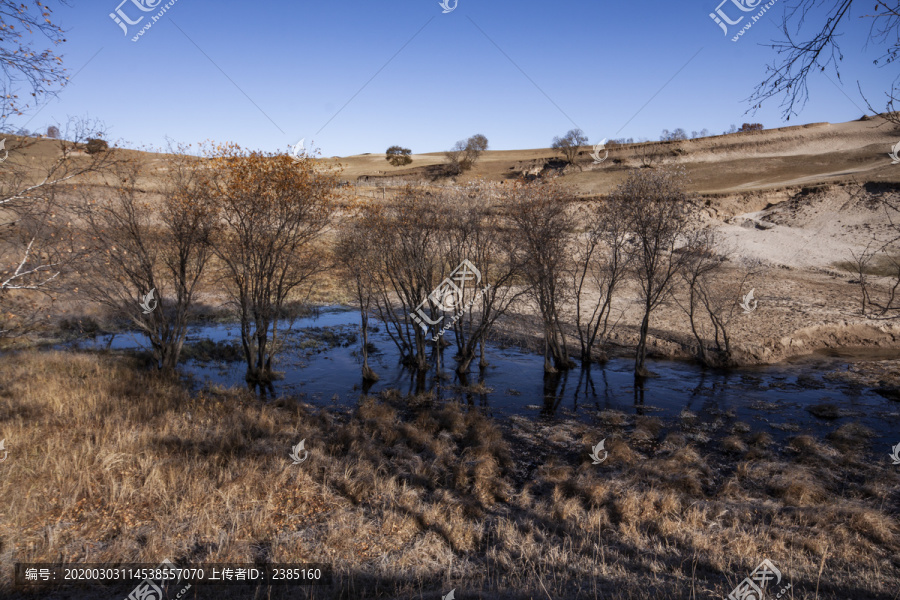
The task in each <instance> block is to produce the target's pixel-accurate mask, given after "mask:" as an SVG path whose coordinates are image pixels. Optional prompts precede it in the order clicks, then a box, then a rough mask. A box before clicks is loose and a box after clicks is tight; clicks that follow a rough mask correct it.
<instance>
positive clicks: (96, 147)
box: [84, 138, 109, 154]
mask: <svg viewBox="0 0 900 600" xmlns="http://www.w3.org/2000/svg"><path fill="white" fill-rule="evenodd" d="M84 149H85V152H87V153H88V154H99V153H100V152H106V151H107V150H109V144H108V143H106V140H101V139H98V138H91V139H89V140H88V141H87V145H86V146H85V148H84Z"/></svg>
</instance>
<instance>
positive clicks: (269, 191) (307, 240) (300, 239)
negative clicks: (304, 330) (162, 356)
mask: <svg viewBox="0 0 900 600" xmlns="http://www.w3.org/2000/svg"><path fill="white" fill-rule="evenodd" d="M210 158H211V166H212V167H213V169H214V170H215V172H216V174H217V175H216V177H215V178H214V179H213V180H211V182H210V183H211V185H212V187H213V191H212V195H213V196H214V197H215V198H216V203H217V205H218V206H219V209H220V219H221V229H220V231H219V232H218V234H217V235H216V236H215V238H214V242H213V246H214V248H215V253H216V256H217V257H218V259H219V260H220V261H221V263H222V266H223V270H224V280H225V281H226V282H227V289H228V293H229V295H230V296H231V301H232V303H233V304H234V306H235V307H236V308H237V311H238V315H239V319H240V325H241V345H242V348H243V352H244V358H245V360H246V362H247V381H248V382H250V383H252V384H263V385H264V384H268V383H269V382H271V381H272V380H273V379H274V377H275V373H274V371H273V368H272V359H273V357H274V355H275V353H276V351H277V348H278V343H279V341H278V320H279V319H280V318H281V317H282V316H283V314H284V307H285V304H286V302H288V300H289V299H290V298H292V297H294V296H298V295H299V296H300V297H302V295H303V293H304V292H306V296H307V297H308V294H309V292H310V291H311V284H312V282H313V278H314V276H315V275H316V274H318V273H319V272H321V271H322V270H323V269H324V268H325V267H326V266H327V265H326V263H325V261H324V257H323V255H322V253H321V252H319V251H318V249H317V248H316V246H315V242H316V241H317V239H318V238H319V236H320V235H321V234H322V233H323V231H324V230H325V228H326V227H327V226H328V224H329V221H330V220H331V216H332V210H333V208H332V201H333V199H334V196H335V191H336V189H337V187H338V183H339V182H338V178H337V176H338V173H336V172H325V170H324V169H322V168H320V167H319V165H318V164H317V161H316V160H315V159H314V158H313V157H311V156H309V155H303V156H301V157H288V156H285V155H283V154H271V153H265V152H247V151H244V150H242V149H241V148H240V147H238V146H237V145H233V144H229V145H225V146H220V147H218V148H216V149H215V150H214V151H213V153H212V155H211V157H210Z"/></svg>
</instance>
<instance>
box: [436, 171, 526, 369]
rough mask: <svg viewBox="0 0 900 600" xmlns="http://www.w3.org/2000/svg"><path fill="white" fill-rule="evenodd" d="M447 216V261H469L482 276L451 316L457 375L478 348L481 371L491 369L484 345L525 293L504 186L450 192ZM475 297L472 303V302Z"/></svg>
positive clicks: (475, 186)
mask: <svg viewBox="0 0 900 600" xmlns="http://www.w3.org/2000/svg"><path fill="white" fill-rule="evenodd" d="M443 200H444V202H443V204H444V205H445V206H447V207H449V208H448V213H447V217H448V219H447V237H448V242H447V243H448V248H447V257H448V259H449V261H450V265H453V266H454V267H455V266H457V265H460V264H462V263H463V261H464V260H468V261H470V262H471V263H472V264H473V265H474V266H475V268H477V269H478V270H479V273H480V275H481V278H482V281H481V287H480V288H479V289H477V290H476V289H472V288H471V287H468V288H463V290H464V292H465V293H464V294H463V297H462V298H460V301H461V303H462V306H460V307H459V308H458V311H459V312H457V314H456V315H454V316H453V319H455V320H454V321H453V330H454V333H455V342H456V361H457V367H456V370H457V373H459V374H460V375H461V376H464V374H465V373H467V372H468V371H469V367H470V365H471V363H472V361H473V360H474V359H475V357H476V351H477V350H479V349H480V361H479V366H480V367H481V368H484V367H486V366H487V362H486V359H485V353H484V344H485V340H486V338H487V337H488V335H489V334H490V331H491V330H492V329H493V327H494V325H495V323H496V322H497V319H499V318H500V317H502V316H503V315H504V314H506V313H507V311H508V310H509V308H510V306H511V305H512V303H513V302H514V301H515V300H516V299H517V298H518V297H519V296H520V295H521V294H522V293H523V291H522V290H521V288H519V289H517V288H515V287H514V286H513V285H512V284H513V281H514V279H515V277H516V276H517V274H518V270H517V265H516V262H515V261H514V260H513V258H512V256H511V248H512V245H511V244H510V238H509V235H508V233H507V232H506V231H505V228H504V227H503V224H502V222H501V215H500V211H501V210H503V209H508V207H509V205H510V204H509V198H508V196H507V194H506V193H505V189H503V187H501V186H498V185H496V184H493V183H490V182H485V181H480V182H476V183H472V184H470V185H468V186H465V187H463V188H458V189H454V190H451V191H450V192H448V193H447V194H446V195H445V197H444V199H443ZM470 296H471V298H470Z"/></svg>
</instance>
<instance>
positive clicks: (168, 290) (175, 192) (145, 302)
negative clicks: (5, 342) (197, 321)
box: [79, 147, 216, 372]
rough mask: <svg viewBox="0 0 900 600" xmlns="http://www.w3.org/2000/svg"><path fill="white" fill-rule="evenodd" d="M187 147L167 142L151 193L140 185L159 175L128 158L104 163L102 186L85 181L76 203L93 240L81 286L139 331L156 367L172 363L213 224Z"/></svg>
mask: <svg viewBox="0 0 900 600" xmlns="http://www.w3.org/2000/svg"><path fill="white" fill-rule="evenodd" d="M186 151H187V149H186V148H184V147H171V148H169V150H168V152H167V154H166V158H165V171H164V175H162V185H161V189H160V190H159V192H158V194H157V193H153V192H148V191H147V190H146V189H144V186H146V185H147V181H148V180H149V179H150V178H151V177H152V178H158V177H160V175H159V174H158V173H157V172H149V171H148V169H147V168H146V166H145V165H144V163H143V162H142V161H141V160H140V159H138V158H132V159H129V160H127V161H124V162H122V163H120V164H118V165H117V166H116V168H115V169H114V170H112V171H111V173H110V174H109V178H110V179H111V181H110V182H109V183H108V184H107V186H106V187H105V188H101V189H97V188H94V187H89V188H85V189H84V190H83V191H82V195H83V199H84V201H83V204H82V206H81V207H80V211H79V212H80V216H81V217H82V219H83V221H84V222H85V223H86V225H87V230H88V234H89V236H90V239H91V240H93V241H94V243H95V244H96V247H95V249H94V250H95V252H94V255H93V256H92V257H91V260H90V261H89V262H88V263H87V267H88V269H89V271H88V273H89V274H86V275H87V276H85V277H84V284H83V285H84V287H85V288H86V289H87V290H88V293H89V295H90V296H91V297H93V298H94V299H95V300H97V301H99V302H101V303H103V304H104V305H106V306H107V307H109V308H111V309H112V310H113V314H115V315H116V316H119V317H123V318H125V319H126V320H127V321H128V322H129V323H131V324H132V326H134V327H135V328H136V329H137V330H138V331H141V332H143V333H144V334H145V335H146V336H147V338H148V340H149V343H150V348H151V351H152V353H153V357H154V360H155V362H156V364H157V367H158V368H159V369H161V370H165V371H170V372H171V371H173V370H174V369H175V368H176V367H177V365H178V359H179V357H180V355H181V350H182V347H183V345H184V340H185V337H186V336H187V328H188V324H189V321H190V317H191V312H192V308H193V306H194V299H195V296H196V291H197V287H198V285H199V283H200V280H201V277H202V276H203V274H204V272H205V271H206V268H207V266H208V263H209V259H210V257H211V255H212V247H211V236H212V234H213V232H214V230H215V226H216V211H215V207H214V205H213V203H212V201H211V199H210V197H209V196H208V195H207V192H208V186H207V184H206V177H207V172H206V171H205V170H204V169H203V165H202V163H200V161H199V160H198V159H196V158H195V157H193V156H189V155H187V153H186Z"/></svg>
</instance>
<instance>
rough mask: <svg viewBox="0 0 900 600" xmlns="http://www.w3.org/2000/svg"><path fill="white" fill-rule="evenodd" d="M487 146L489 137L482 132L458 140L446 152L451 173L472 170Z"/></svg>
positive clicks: (445, 155) (457, 173)
mask: <svg viewBox="0 0 900 600" xmlns="http://www.w3.org/2000/svg"><path fill="white" fill-rule="evenodd" d="M487 148H488V139H487V138H486V137H484V136H483V135H481V134H480V133H479V134H476V135H473V136H472V137H470V138H469V139H467V140H460V141H458V142H456V143H455V144H454V145H453V147H452V148H451V149H450V150H447V151H446V152H444V157H445V159H446V161H447V168H448V171H449V172H450V174H451V175H459V174H460V173H464V172H465V171H468V170H470V169H471V168H472V167H474V166H475V163H476V162H478V159H479V158H481V155H482V153H483V152H484V151H485V150H487Z"/></svg>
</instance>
